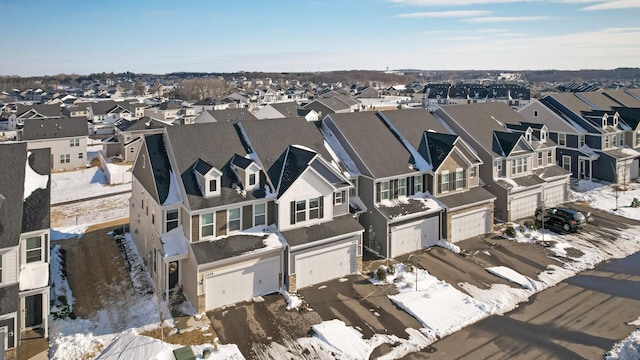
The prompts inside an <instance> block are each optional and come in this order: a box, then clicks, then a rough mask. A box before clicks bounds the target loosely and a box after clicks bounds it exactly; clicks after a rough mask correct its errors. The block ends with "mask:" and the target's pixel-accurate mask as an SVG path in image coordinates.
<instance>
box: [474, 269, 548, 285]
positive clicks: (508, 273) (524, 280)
mask: <svg viewBox="0 0 640 360" xmlns="http://www.w3.org/2000/svg"><path fill="white" fill-rule="evenodd" d="M486 270H487V271H488V272H490V273H492V274H493V275H496V276H499V277H501V278H503V279H505V280H508V281H511V282H512V283H515V284H518V285H520V286H522V287H523V288H525V289H528V290H534V291H535V290H537V289H538V282H537V281H535V280H533V279H531V278H530V277H528V276H524V275H522V274H520V273H519V272H517V271H515V270H513V269H511V268H508V267H506V266H494V267H489V268H486Z"/></svg>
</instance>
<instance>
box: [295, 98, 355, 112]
mask: <svg viewBox="0 0 640 360" xmlns="http://www.w3.org/2000/svg"><path fill="white" fill-rule="evenodd" d="M304 109H306V110H313V111H315V112H317V113H318V114H320V116H324V115H327V114H342V113H349V112H352V111H353V109H351V106H350V105H349V104H347V103H345V102H344V101H342V100H340V99H338V98H320V99H316V100H313V101H312V102H310V103H308V104H306V105H304Z"/></svg>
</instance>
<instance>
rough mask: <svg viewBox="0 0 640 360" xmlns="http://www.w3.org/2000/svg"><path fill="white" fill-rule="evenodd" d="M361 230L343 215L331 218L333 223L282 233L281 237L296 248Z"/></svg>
mask: <svg viewBox="0 0 640 360" xmlns="http://www.w3.org/2000/svg"><path fill="white" fill-rule="evenodd" d="M363 230H364V229H363V228H362V225H360V223H358V220H356V219H354V218H353V216H351V215H343V216H338V217H335V218H333V221H329V222H323V223H321V224H315V225H311V226H305V227H301V228H297V229H293V230H288V231H283V232H282V237H284V238H285V240H287V243H288V244H289V246H298V245H304V244H309V243H313V242H315V241H318V240H323V239H331V238H334V237H337V236H340V235H347V234H351V233H355V232H362V231H363Z"/></svg>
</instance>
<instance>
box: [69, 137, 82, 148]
mask: <svg viewBox="0 0 640 360" xmlns="http://www.w3.org/2000/svg"><path fill="white" fill-rule="evenodd" d="M69 146H70V147H78V146H80V139H70V140H69Z"/></svg>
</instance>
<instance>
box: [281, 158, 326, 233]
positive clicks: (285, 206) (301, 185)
mask: <svg viewBox="0 0 640 360" xmlns="http://www.w3.org/2000/svg"><path fill="white" fill-rule="evenodd" d="M320 195H322V196H324V217H323V219H332V218H333V189H332V188H331V187H330V186H329V184H327V183H326V182H325V181H324V179H323V178H321V177H319V176H318V175H316V174H315V173H314V172H312V171H309V170H307V171H306V172H305V173H304V174H302V176H300V177H299V178H298V179H297V180H296V182H295V183H293V184H292V185H291V187H289V189H287V191H286V192H285V194H284V195H283V196H282V197H281V198H280V200H279V205H280V206H279V207H278V208H279V211H278V214H277V216H278V228H279V229H280V231H285V230H288V229H291V228H295V227H302V226H309V225H312V224H313V223H317V222H321V221H322V219H316V220H313V221H305V222H302V223H296V224H295V225H293V226H292V225H291V224H290V220H291V217H290V215H291V208H290V206H289V204H290V203H291V201H296V200H309V199H311V198H316V197H319V196H320Z"/></svg>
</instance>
